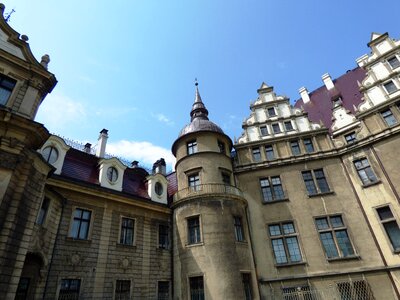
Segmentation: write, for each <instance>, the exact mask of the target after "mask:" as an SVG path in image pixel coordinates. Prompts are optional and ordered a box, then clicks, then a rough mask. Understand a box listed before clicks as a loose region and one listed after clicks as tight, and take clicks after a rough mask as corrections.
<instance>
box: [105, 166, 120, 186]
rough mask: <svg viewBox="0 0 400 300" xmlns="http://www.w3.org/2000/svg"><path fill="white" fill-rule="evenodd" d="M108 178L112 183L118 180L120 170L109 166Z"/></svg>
mask: <svg viewBox="0 0 400 300" xmlns="http://www.w3.org/2000/svg"><path fill="white" fill-rule="evenodd" d="M107 178H108V180H109V181H110V182H112V183H114V182H116V181H117V179H118V170H117V169H116V168H114V167H109V168H108V169H107Z"/></svg>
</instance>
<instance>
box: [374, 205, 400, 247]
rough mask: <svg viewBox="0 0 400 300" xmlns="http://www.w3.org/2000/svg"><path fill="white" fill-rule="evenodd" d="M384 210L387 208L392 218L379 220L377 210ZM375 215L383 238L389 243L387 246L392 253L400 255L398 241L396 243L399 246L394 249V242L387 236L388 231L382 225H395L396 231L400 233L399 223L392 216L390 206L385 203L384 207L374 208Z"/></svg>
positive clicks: (394, 216)
mask: <svg viewBox="0 0 400 300" xmlns="http://www.w3.org/2000/svg"><path fill="white" fill-rule="evenodd" d="M384 208H388V209H389V211H390V213H391V215H392V217H390V218H385V219H382V218H381V215H380V214H379V210H381V209H384ZM375 214H376V217H377V219H378V222H379V224H380V226H381V228H382V231H383V232H384V234H385V237H386V239H387V240H388V242H389V245H390V247H391V249H392V251H393V253H400V241H399V242H398V244H399V246H398V247H395V245H394V242H393V240H392V237H391V236H390V235H389V233H388V230H387V229H386V227H385V225H384V224H388V223H395V224H396V225H397V229H398V231H399V232H400V226H399V222H398V221H397V218H396V215H394V214H393V209H392V208H391V205H390V204H389V203H387V204H385V205H382V206H378V207H375Z"/></svg>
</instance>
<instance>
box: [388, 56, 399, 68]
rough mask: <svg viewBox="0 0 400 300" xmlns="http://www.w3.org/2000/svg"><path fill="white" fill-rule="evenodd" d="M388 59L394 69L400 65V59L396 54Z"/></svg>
mask: <svg viewBox="0 0 400 300" xmlns="http://www.w3.org/2000/svg"><path fill="white" fill-rule="evenodd" d="M387 61H388V63H389V65H390V67H391V68H392V69H397V68H398V67H400V61H399V60H398V58H397V57H396V56H393V57H391V58H389V59H388V60H387Z"/></svg>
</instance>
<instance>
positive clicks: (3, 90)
mask: <svg viewBox="0 0 400 300" xmlns="http://www.w3.org/2000/svg"><path fill="white" fill-rule="evenodd" d="M15 83H16V81H15V80H13V79H11V78H7V77H5V76H0V105H6V103H7V101H8V98H10V95H11V93H12V90H13V89H14V87H15Z"/></svg>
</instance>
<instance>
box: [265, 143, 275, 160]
mask: <svg viewBox="0 0 400 300" xmlns="http://www.w3.org/2000/svg"><path fill="white" fill-rule="evenodd" d="M269 149H270V151H268V150H269ZM264 150H265V151H264V152H265V157H266V159H267V160H268V161H271V160H275V159H276V158H275V150H274V146H273V145H272V144H271V145H265V146H264ZM271 153H272V157H271Z"/></svg>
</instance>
